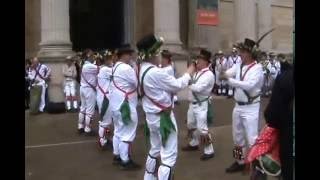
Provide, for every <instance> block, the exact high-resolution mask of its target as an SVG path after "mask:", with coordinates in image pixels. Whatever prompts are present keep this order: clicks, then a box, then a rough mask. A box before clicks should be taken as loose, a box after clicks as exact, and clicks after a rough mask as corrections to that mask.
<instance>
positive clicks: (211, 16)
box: [197, 9, 219, 26]
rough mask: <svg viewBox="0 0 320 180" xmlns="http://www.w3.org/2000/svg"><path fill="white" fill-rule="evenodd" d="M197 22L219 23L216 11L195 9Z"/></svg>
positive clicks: (202, 23) (200, 23)
mask: <svg viewBox="0 0 320 180" xmlns="http://www.w3.org/2000/svg"><path fill="white" fill-rule="evenodd" d="M197 23H198V24H199V25H211V26H216V25H218V24H219V18H218V11H212V10H202V9H198V10H197Z"/></svg>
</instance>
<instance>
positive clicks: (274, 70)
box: [267, 60, 280, 79]
mask: <svg viewBox="0 0 320 180" xmlns="http://www.w3.org/2000/svg"><path fill="white" fill-rule="evenodd" d="M267 68H268V69H269V71H270V75H271V77H272V78H273V79H276V77H277V75H278V73H279V71H280V63H278V62H277V61H275V60H273V62H272V63H271V61H268V65H267Z"/></svg>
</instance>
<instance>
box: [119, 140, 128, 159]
mask: <svg viewBox="0 0 320 180" xmlns="http://www.w3.org/2000/svg"><path fill="white" fill-rule="evenodd" d="M119 149H120V158H121V160H122V161H123V162H125V163H126V162H128V161H129V144H128V143H125V142H123V141H121V142H120V144H119Z"/></svg>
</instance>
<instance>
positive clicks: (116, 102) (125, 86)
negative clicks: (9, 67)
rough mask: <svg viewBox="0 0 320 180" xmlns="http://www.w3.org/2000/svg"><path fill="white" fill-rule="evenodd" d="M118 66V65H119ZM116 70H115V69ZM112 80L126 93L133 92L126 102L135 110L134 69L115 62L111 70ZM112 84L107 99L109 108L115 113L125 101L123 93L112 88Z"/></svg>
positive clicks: (135, 83)
mask: <svg viewBox="0 0 320 180" xmlns="http://www.w3.org/2000/svg"><path fill="white" fill-rule="evenodd" d="M119 64H120V65H119ZM115 68H116V69H115ZM112 71H113V72H114V74H113V80H114V83H115V84H116V85H117V86H118V87H119V88H120V89H122V90H123V91H125V92H126V93H128V92H132V91H133V90H135V92H134V93H132V94H130V95H129V96H128V101H129V104H130V107H131V108H136V106H137V103H138V96H137V91H136V90H137V86H138V80H137V74H136V72H135V71H134V69H133V68H132V67H131V66H130V65H129V64H126V63H123V62H119V61H118V62H117V63H115V65H114V66H113V68H112ZM114 83H113V82H111V85H110V90H109V93H110V95H109V99H110V108H111V110H112V111H117V110H119V109H120V106H121V104H122V102H123V101H124V100H125V93H124V92H122V91H121V90H119V89H118V88H116V87H115V86H114Z"/></svg>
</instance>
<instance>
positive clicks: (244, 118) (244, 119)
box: [232, 103, 260, 164]
mask: <svg viewBox="0 0 320 180" xmlns="http://www.w3.org/2000/svg"><path fill="white" fill-rule="evenodd" d="M259 110H260V103H255V104H250V105H243V106H239V105H238V104H236V105H235V107H234V109H233V113H232V136H233V142H234V144H235V146H239V147H242V152H243V154H244V155H245V152H246V150H247V148H249V147H251V146H252V145H253V144H254V143H255V141H256V138H257V137H258V133H259V132H258V128H259ZM246 141H247V145H246ZM237 161H238V163H240V164H242V163H244V162H243V160H237Z"/></svg>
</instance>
